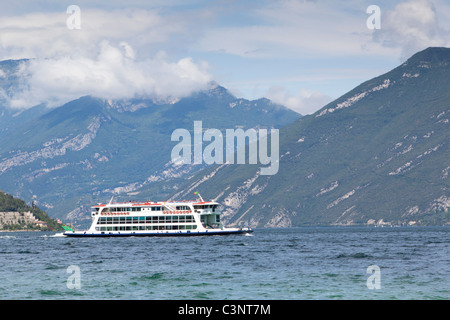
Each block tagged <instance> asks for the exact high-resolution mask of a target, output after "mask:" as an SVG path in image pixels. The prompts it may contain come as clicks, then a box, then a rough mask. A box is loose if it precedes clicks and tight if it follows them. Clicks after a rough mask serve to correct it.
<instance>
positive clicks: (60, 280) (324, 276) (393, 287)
mask: <svg viewBox="0 0 450 320" xmlns="http://www.w3.org/2000/svg"><path fill="white" fill-rule="evenodd" d="M449 244H450V227H420V228H419V227H415V228H406V227H405V228H403V227H401V228H362V227H361V228H359V227H310V228H306V227H305V228H292V229H256V230H255V232H254V233H253V234H251V235H247V236H246V235H230V236H211V237H192V238H186V237H182V238H175V237H173V238H102V239H97V238H84V239H77V238H62V237H56V236H55V234H54V233H34V232H33V233H31V232H30V233H19V232H16V233H0V299H70V300H73V299H170V300H172V299H182V300H183V299H195V300H200V299H219V300H222V299H250V300H256V299H263V300H264V299H271V300H272V299H273V300H280V299H281V300H290V299H296V300H297V299H449V298H450V253H449ZM369 266H376V267H377V268H378V270H379V274H373V273H367V268H368V267H369ZM378 275H379V277H378V279H379V282H378V283H379V284H380V288H379V289H376V288H373V285H372V286H371V287H372V289H369V287H370V284H374V283H375V282H374V277H376V276H378ZM368 279H369V287H368Z"/></svg>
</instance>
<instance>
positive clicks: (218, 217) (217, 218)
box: [216, 215, 220, 223]
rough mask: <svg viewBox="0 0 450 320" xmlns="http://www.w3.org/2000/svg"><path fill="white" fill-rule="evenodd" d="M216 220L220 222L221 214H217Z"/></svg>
mask: <svg viewBox="0 0 450 320" xmlns="http://www.w3.org/2000/svg"><path fill="white" fill-rule="evenodd" d="M216 222H217V223H219V222H220V216H219V215H216Z"/></svg>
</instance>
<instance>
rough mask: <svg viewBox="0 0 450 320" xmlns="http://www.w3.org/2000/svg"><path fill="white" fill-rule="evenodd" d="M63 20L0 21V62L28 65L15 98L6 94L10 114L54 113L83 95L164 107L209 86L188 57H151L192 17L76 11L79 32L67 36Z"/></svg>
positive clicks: (203, 66) (204, 72) (40, 16)
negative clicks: (46, 109) (146, 100)
mask: <svg viewBox="0 0 450 320" xmlns="http://www.w3.org/2000/svg"><path fill="white" fill-rule="evenodd" d="M69 16H70V14H67V13H66V12H65V11H63V12H60V13H54V12H49V13H30V14H26V15H22V16H12V17H2V18H1V19H0V48H2V51H0V59H1V60H5V59H19V58H31V60H30V61H29V63H26V64H24V65H23V66H22V69H21V70H20V71H19V73H20V75H21V76H23V79H21V81H22V82H21V83H20V85H19V86H18V88H20V90H16V91H15V92H12V93H9V96H8V103H9V106H10V107H13V108H28V107H31V106H33V105H36V104H39V103H42V102H44V103H47V104H48V105H49V106H58V105H61V104H62V103H64V102H67V101H69V100H71V99H75V98H78V97H80V96H83V95H88V94H89V95H93V96H97V97H101V98H107V99H115V98H117V99H119V98H131V97H150V98H154V99H156V100H166V99H171V98H180V97H183V96H186V95H189V94H190V93H192V92H193V91H196V90H202V89H205V88H206V87H207V86H208V83H209V82H210V81H211V80H212V76H211V75H210V73H209V66H208V65H207V63H204V62H202V63H195V62H194V61H193V59H192V58H190V57H185V58H181V59H180V58H176V59H173V60H174V61H173V62H171V61H170V58H169V57H168V55H166V54H164V53H161V52H158V51H157V50H158V46H159V45H162V46H164V45H165V44H167V43H168V42H170V41H171V39H172V38H174V37H175V38H178V37H180V36H182V35H185V34H187V33H188V31H189V28H187V25H188V24H190V23H191V22H190V21H189V20H190V19H193V17H192V16H190V17H189V18H187V19H182V17H181V15H180V14H172V15H166V16H164V17H163V16H162V15H161V14H159V13H158V12H157V11H156V10H146V9H122V10H113V11H104V10H97V9H83V7H82V8H81V29H80V30H76V29H75V30H70V29H68V28H67V25H66V20H67V18H69ZM194 16H195V15H194ZM197 18H198V16H197ZM199 19H200V18H199ZM186 41H187V40H186ZM152 52H153V54H152ZM155 52H156V53H155ZM150 57H152V58H150ZM4 95H5V93H4V92H3V93H2V96H4Z"/></svg>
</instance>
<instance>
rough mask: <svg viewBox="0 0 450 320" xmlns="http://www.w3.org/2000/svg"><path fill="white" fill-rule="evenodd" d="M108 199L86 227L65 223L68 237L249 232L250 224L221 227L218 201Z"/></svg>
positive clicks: (94, 209) (94, 208) (100, 205)
mask: <svg viewBox="0 0 450 320" xmlns="http://www.w3.org/2000/svg"><path fill="white" fill-rule="evenodd" d="M196 194H197V196H198V197H199V199H198V200H194V201H166V202H151V201H147V202H134V201H129V202H115V203H113V202H112V199H111V201H110V202H109V203H108V204H98V205H94V206H93V207H92V212H91V216H92V224H91V226H90V228H89V229H88V230H86V231H73V230H72V229H70V228H68V227H66V228H64V229H65V230H66V231H65V232H64V233H63V234H64V235H65V236H68V237H129V236H135V237H138V236H205V235H229V234H240V233H251V232H253V230H252V229H251V228H225V226H224V225H223V223H222V221H221V220H220V214H221V212H220V210H219V203H217V202H215V201H204V200H203V198H202V197H201V196H200V195H199V194H198V193H196Z"/></svg>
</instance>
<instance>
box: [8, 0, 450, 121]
mask: <svg viewBox="0 0 450 320" xmlns="http://www.w3.org/2000/svg"><path fill="white" fill-rule="evenodd" d="M0 4H1V8H2V10H1V11H0V60H6V59H22V58H27V59H32V60H30V62H29V63H27V64H26V65H24V66H23V67H22V68H21V69H20V70H19V73H20V75H21V76H23V77H22V78H23V79H24V80H23V83H21V86H20V87H21V90H18V91H17V92H14V93H6V92H0V98H2V97H3V98H5V99H6V100H7V101H8V105H9V106H10V107H11V108H17V109H24V108H29V107H31V106H33V105H36V104H39V103H43V102H45V103H46V104H47V105H48V106H50V107H56V106H59V105H61V104H62V103H64V102H67V101H70V100H71V99H75V98H78V97H80V96H83V95H87V94H91V95H94V96H98V97H101V98H105V99H121V98H132V97H152V98H154V99H156V100H158V101H176V99H179V98H182V97H184V96H188V95H189V94H190V93H192V92H194V91H197V90H203V89H206V88H208V87H209V86H211V83H212V82H214V83H218V84H220V85H222V86H224V87H225V88H227V89H228V90H229V91H230V92H231V93H233V94H234V95H235V96H237V97H241V98H246V99H258V98H261V97H267V98H269V99H271V100H272V101H274V102H276V103H280V104H283V105H285V106H287V107H289V108H291V109H293V110H295V111H297V112H299V113H301V114H304V115H305V114H311V113H313V112H315V111H317V110H318V109H320V108H321V107H323V106H324V105H326V104H327V103H328V102H331V101H332V100H334V99H336V98H338V97H340V96H341V95H343V94H345V93H346V92H348V91H350V90H351V89H353V88H354V87H356V86H357V85H359V84H360V83H362V82H364V81H366V80H369V79H371V78H373V77H375V76H378V75H381V74H383V73H385V72H388V71H390V70H391V69H393V68H395V67H396V66H398V65H399V64H401V63H402V62H404V61H405V60H406V59H407V58H409V57H410V56H411V55H413V54H414V53H416V52H418V51H420V50H423V49H425V48H427V47H430V46H445V47H450V1H447V0H403V1H388V0H369V1H366V0H347V1H341V0H271V1H264V0H258V1H256V0H240V1H232V0H228V1H225V0H216V1H212V0H209V1H206V0H164V1H163V0H154V1H152V0H146V1H144V0H130V1H119V0H112V1H97V0H71V1H70V2H68V1H61V0H47V1H45V0H44V1H39V2H36V1H31V0H23V1H4V0H0ZM73 5H75V6H76V7H71V6H73ZM374 5H375V6H376V7H377V8H379V10H380V11H379V15H377V12H376V11H373V10H368V9H370V8H371V6H372V7H373V6H374ZM375 23H379V25H376V24H375ZM374 27H376V28H374ZM4 76H5V74H4V72H2V71H0V77H4Z"/></svg>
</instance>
